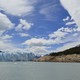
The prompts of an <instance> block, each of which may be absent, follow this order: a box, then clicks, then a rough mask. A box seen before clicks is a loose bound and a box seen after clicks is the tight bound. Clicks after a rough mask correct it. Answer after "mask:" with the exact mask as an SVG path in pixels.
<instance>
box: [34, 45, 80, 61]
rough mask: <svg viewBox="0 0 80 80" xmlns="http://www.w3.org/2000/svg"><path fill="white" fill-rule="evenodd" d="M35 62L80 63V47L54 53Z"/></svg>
mask: <svg viewBox="0 0 80 80" xmlns="http://www.w3.org/2000/svg"><path fill="white" fill-rule="evenodd" d="M35 61H40V62H45V61H46V62H80V45H79V46H76V47H73V48H70V49H67V50H65V51H61V52H56V53H55V52H53V53H50V54H49V55H47V56H43V57H41V58H39V59H36V60H35Z"/></svg>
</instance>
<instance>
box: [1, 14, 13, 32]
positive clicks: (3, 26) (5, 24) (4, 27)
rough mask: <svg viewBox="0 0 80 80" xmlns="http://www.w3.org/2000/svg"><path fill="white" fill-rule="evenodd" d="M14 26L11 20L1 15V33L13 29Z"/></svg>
mask: <svg viewBox="0 0 80 80" xmlns="http://www.w3.org/2000/svg"><path fill="white" fill-rule="evenodd" d="M13 26H14V24H13V23H12V22H11V21H10V20H9V18H8V17H7V16H6V15H5V14H2V13H0V31H5V30H8V29H11V28H13Z"/></svg>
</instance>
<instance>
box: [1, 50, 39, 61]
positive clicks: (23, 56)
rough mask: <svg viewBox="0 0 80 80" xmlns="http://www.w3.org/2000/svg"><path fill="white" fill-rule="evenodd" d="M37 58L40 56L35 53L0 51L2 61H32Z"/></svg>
mask: <svg viewBox="0 0 80 80" xmlns="http://www.w3.org/2000/svg"><path fill="white" fill-rule="evenodd" d="M35 58H39V56H37V55H35V54H33V53H26V52H15V53H14V52H9V51H0V61H1V62H2V61H3V62H9V61H10V62H14V61H32V60H33V59H35Z"/></svg>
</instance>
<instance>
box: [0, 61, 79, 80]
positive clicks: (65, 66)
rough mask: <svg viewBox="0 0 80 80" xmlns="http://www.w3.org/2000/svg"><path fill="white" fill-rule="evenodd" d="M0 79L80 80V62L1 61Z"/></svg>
mask: <svg viewBox="0 0 80 80" xmlns="http://www.w3.org/2000/svg"><path fill="white" fill-rule="evenodd" d="M0 80H80V64H79V63H47V62H45V63H44V62H43V63H42V62H40V63H39V62H18V63H11V62H9V63H8V62H1V63H0Z"/></svg>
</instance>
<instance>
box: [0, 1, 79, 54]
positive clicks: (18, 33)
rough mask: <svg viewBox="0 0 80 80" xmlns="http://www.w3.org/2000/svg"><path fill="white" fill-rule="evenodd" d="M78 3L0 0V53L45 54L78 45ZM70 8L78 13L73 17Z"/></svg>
mask: <svg viewBox="0 0 80 80" xmlns="http://www.w3.org/2000/svg"><path fill="white" fill-rule="evenodd" d="M72 3H73V5H72ZM74 3H76V5H75V4H74ZM78 3H80V1H79V0H76V1H73V0H65V1H64V0H14V1H11V0H1V2H0V44H1V45H0V50H9V51H11V50H12V51H26V52H32V53H35V54H47V53H51V52H55V51H56V52H57V51H63V50H65V49H68V48H71V47H74V46H76V45H79V43H80V39H79V38H80V36H79V35H80V27H79V25H80V23H79V20H80V17H78V16H80V12H79V11H80V7H79V4H78ZM68 4H69V7H68V6H67V5H68ZM73 9H74V11H75V12H76V11H77V12H78V14H75V15H76V16H75V15H74V14H73V13H75V12H74V11H73ZM78 9H79V10H78Z"/></svg>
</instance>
